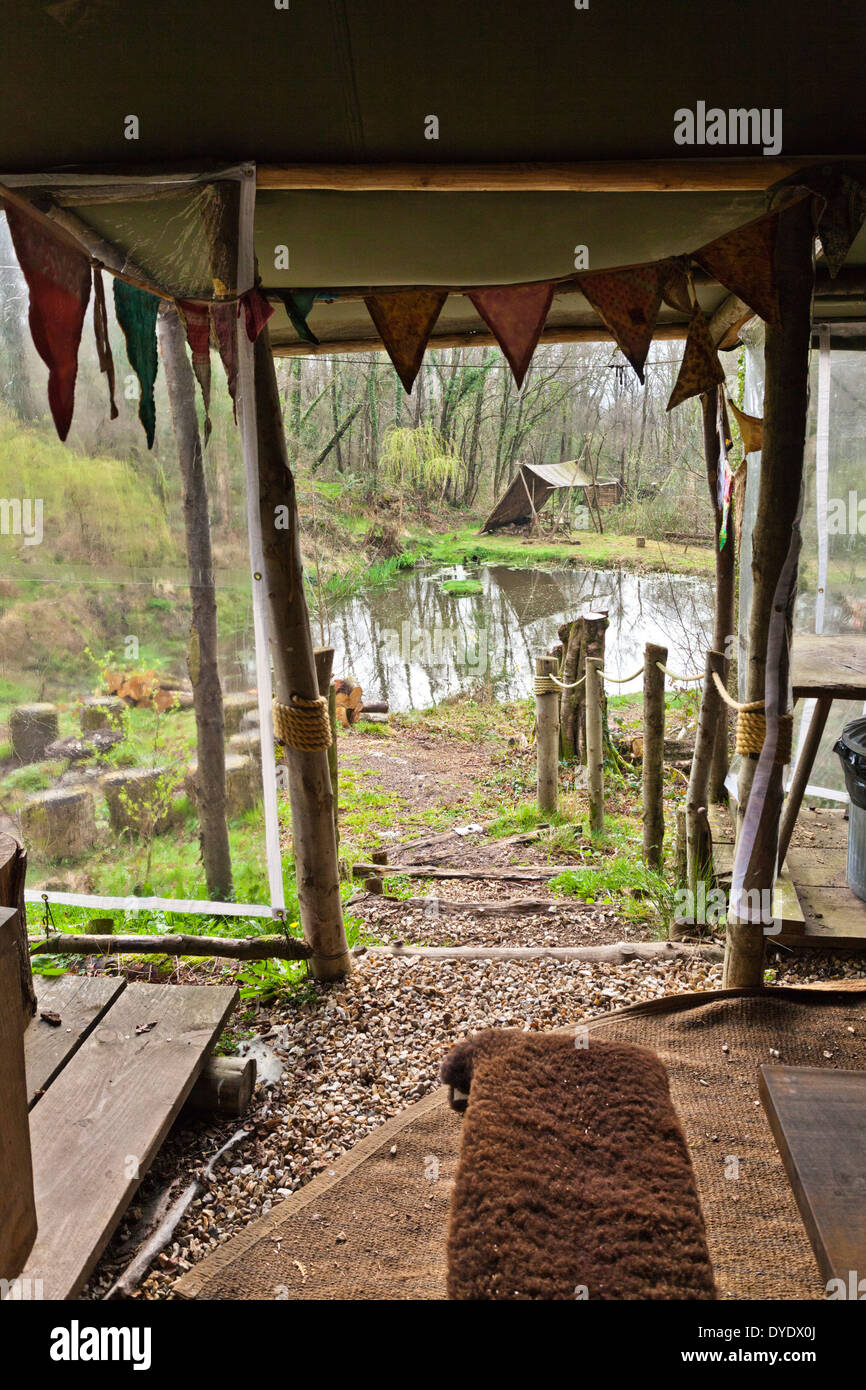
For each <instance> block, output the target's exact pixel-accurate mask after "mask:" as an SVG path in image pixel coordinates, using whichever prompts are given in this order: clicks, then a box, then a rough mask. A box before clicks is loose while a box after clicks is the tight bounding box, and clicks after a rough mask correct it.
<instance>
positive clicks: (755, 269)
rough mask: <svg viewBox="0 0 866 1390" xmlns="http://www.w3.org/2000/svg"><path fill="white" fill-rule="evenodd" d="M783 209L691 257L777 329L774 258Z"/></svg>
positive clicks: (711, 244) (748, 224)
mask: <svg viewBox="0 0 866 1390" xmlns="http://www.w3.org/2000/svg"><path fill="white" fill-rule="evenodd" d="M783 211H784V209H781V208H780V209H778V210H777V211H776V212H771V213H768V214H767V215H766V216H765V217H759V218H757V219H756V221H754V222H747V223H746V225H745V226H744V227H736V228H735V229H734V231H732V232H728V233H727V235H726V236H722V237H719V238H718V239H717V240H716V241H711V242H708V243H707V245H706V246H702V247H701V248H700V250H699V251H695V252H694V253H693V257H692V258H693V260H695V261H697V263H698V265H699V266H701V268H702V269H703V270H706V271H707V272H708V273H709V274H710V275H712V276H713V277H714V279H716V280H718V281H719V284H721V285H724V287H725V289H726V290H730V292H731V294H735V295H736V296H737V298H738V299H742V300H743V302H744V303H745V304H748V306H749V308H750V309H753V310H754V311H755V313H756V314H760V316H761V318H762V319H764V320H765V322H766V323H771V324H773V325H774V327H778V326H779V296H778V292H777V290H776V272H775V265H774V257H775V254H776V235H777V233H778V229H779V217H780V216H781V214H782V212H783Z"/></svg>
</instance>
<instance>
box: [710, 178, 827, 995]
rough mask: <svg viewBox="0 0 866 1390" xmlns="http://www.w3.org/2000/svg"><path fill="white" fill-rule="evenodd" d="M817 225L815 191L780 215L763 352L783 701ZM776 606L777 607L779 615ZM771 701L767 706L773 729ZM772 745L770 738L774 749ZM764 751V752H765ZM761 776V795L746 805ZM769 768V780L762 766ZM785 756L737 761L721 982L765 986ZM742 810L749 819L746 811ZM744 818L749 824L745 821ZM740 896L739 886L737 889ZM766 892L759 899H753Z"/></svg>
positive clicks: (764, 639)
mask: <svg viewBox="0 0 866 1390" xmlns="http://www.w3.org/2000/svg"><path fill="white" fill-rule="evenodd" d="M813 241H814V227H813V207H812V199H811V198H805V199H803V200H802V202H799V203H797V204H795V205H794V206H792V207H790V208H789V209H787V210H786V211H785V212H784V213H783V214H782V215H781V216H780V218H779V224H778V238H777V243H776V254H775V279H776V285H777V290H778V296H779V310H780V325H773V324H768V325H767V335H766V345H765V349H764V356H765V362H766V380H765V388H764V444H763V450H762V454H761V481H760V488H759V493H758V510H757V516H756V519H755V527H754V532H753V537H752V575H753V582H754V588H753V593H752V608H751V613H750V615H749V661H748V671H747V693H746V698H747V700H749V701H751V700H764V699H766V698H767V696H768V693H771V692H772V690H773V689H774V688H775V689H777V690H778V710H779V713H780V714H781V713H784V712H786V711H787V710H788V686H789V669H788V666H789V649H790V641H791V626H792V624H791V617H792V609H793V602H794V594H795V591H796V553H797V542H798V536H799V514H800V505H801V502H800V499H801V492H802V483H803V451H804V447H805V441H806V417H807V412H808V401H809V349H810V344H811V334H812V294H813V289H814V250H813ZM786 562H787V564H788V565H790V566H792V570H791V583H790V585H785V586H782V588H784V589H785V591H784V592H783V591H782V589H781V588H780V590H779V592H778V593H777V588H779V581H780V578H782V576H783V570H785V568H786ZM774 607H775V609H776V611H775V615H774ZM774 616H775V618H776V625H777V626H778V624H779V623H781V624H782V625H783V629H784V630H783V631H782V632H781V633H780V638H781V640H779V641H777V642H774V646H775V647H776V648H777V649H778V650H777V654H776V659H775V661H774V662H773V663H772V664H768V644H769V639H770V635H771V618H773V617H774ZM771 714H772V707H771V706H769V707H768V720H767V723H768V731H769V725H770V722H771ZM772 751H773V749H772V748H768V746H767V744H766V743H765V754H766V756H767V759H768V760H769V757H770V755H771V753H772ZM764 756H765V755H764V754H762V755H761V761H762V763H763V762H764ZM756 770H759V771H760V772H761V782H760V784H756V785H755V793H756V795H758V796H760V797H761V800H760V802H759V803H758V804H757V805H756V806H755V807H754V808H752V807H749V806H748V804H747V803H748V801H749V797H750V793H751V791H752V786H753V782H755V776H756ZM765 770H766V781H765V782H764V780H763V779H764V772H765ZM782 774H783V766H782V765H781V764H780V763H776V762H773V763H772V764H770V763H769V761H768V762H767V764H765V766H764V767H761V768H760V769H759V768H758V764H757V762H756V761H755V760H754V759H752V758H749V757H746V758H744V759H743V766H742V769H741V771H740V783H739V806H740V818H739V825H738V834H737V849H736V855H735V861H734V890H735V891H736V890H737V889H738V885H739V884H741V886H742V889H743V890H745V892H746V893H748V894H749V895H750V897H749V898H747V899H746V903H749V902H751V904H752V906H751V907H748V906H747V907H743V904H742V902H741V901H738V902H737V903H736V907H737V908H738V911H737V912H736V913H735V911H734V907H735V904H734V903H733V902H732V905H731V911H730V912H729V914H728V929H727V940H726V945H725V969H724V987H725V988H726V989H730V988H758V987H760V985H761V984H762V983H763V964H764V924H763V923H762V921H761V920H760V919H761V917H762V916H763V917H764V918H766V917H768V916H769V915H770V914H769V911H768V905H769V903H770V902H771V901H772V894H773V889H774V887H775V881H776V861H777V855H778V842H779V817H780V813H781V809H782ZM750 811H751V812H752V814H751V816H750V815H749V812H750ZM744 812H745V820H744V818H743V813H744ZM746 822H750V824H751V828H750V829H748V830H747V828H746ZM732 896H733V895H732ZM757 902H759V903H760V904H761V909H760V910H756V908H755V906H754V904H755V903H757Z"/></svg>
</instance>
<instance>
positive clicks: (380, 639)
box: [330, 565, 713, 710]
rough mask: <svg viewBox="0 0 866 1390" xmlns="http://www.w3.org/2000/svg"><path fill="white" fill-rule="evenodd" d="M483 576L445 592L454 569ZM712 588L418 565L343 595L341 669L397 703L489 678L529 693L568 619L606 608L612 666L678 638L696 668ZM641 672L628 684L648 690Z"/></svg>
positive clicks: (612, 573) (634, 664)
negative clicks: (391, 581)
mask: <svg viewBox="0 0 866 1390" xmlns="http://www.w3.org/2000/svg"><path fill="white" fill-rule="evenodd" d="M467 578H468V579H474V580H476V581H478V582H479V583H480V584H481V590H480V591H479V592H478V593H474V594H466V595H454V594H449V593H446V592H445V591H444V590H443V588H442V585H443V582H444V581H445V580H447V579H467ZM712 604H713V587H712V583H711V582H710V581H709V580H706V579H702V578H694V577H690V576H681V575H667V574H658V575H657V574H650V575H638V574H632V573H630V572H628V571H625V570H563V571H557V572H550V571H546V570H538V569H510V568H508V567H507V566H504V565H492V566H487V567H484V568H481V569H475V570H466V569H463V568H461V567H457V568H454V569H448V570H437V571H435V572H433V571H429V570H427V571H425V570H415V571H413V572H411V573H409V574H407V575H406V576H405V577H404V578H403V579H402V580H401V581H400V582H399V583H398V584H396V585H394V586H393V587H391V588H388V589H379V590H374V591H373V592H371V593H368V594H362V595H359V596H356V597H355V598H351V599H347V600H345V601H344V602H343V603H341V604H339V605H338V606H337V607H336V608H335V609H334V610H332V612H331V614H330V620H331V621H330V629H331V641H332V643H333V645H334V648H335V652H336V654H335V660H334V670H335V672H337V673H338V674H340V675H349V674H351V675H352V676H354V678H355V680H356V681H358V682H359V684H360V685H361V686H362V687H363V689H364V693H365V695H366V696H368V698H370V699H376V700H388V701H389V702H390V704H391V708H392V709H394V710H405V709H413V708H414V709H418V708H423V707H425V706H427V705H430V704H435V703H437V702H438V701H440V700H442V699H443V698H444V697H445V696H447V695H451V694H454V693H456V692H457V691H460V690H463V691H470V690H473V689H478V688H479V687H482V688H484V689H486V690H487V691H489V693H490V694H492V695H494V696H496V697H497V698H499V699H508V698H515V697H519V696H525V695H528V694H529V693H530V692H531V689H532V677H533V671H534V658H535V657H536V656H537V655H539V654H540V653H542V652H544V651H546V650H547V648H548V647H549V646H551V644H553V643H554V642H556V641H557V628H558V627H559V626H560V624H562V623H564V622H566V621H568V620H569V619H570V618H573V617H575V616H577V615H578V614H580V613H584V612H589V611H591V610H599V609H606V610H607V613H608V616H609V620H610V628H609V631H608V635H607V648H606V652H607V654H606V659H605V666H606V669H607V670H608V671H610V672H611V673H612V674H613V675H616V676H620V675H629V674H631V673H632V672H633V671H635V670H636V669H637V668H638V667H639V666H640V665H641V664H642V662H643V649H644V644H645V643H646V642H657V643H659V644H660V645H663V646H666V647H667V648H668V653H669V656H668V662H669V665H670V666H671V667H672V668H673V669H674V670H676V671H681V672H685V673H687V674H694V673H695V672H697V671H698V670H700V669H701V668H702V666H703V656H702V654H701V653H702V652H703V651H704V650H705V649H706V647H707V645H708V643H709V638H710V635H711V632H712ZM640 687H641V679H640V677H639V676H638V677H637V678H636V679H634V680H632V681H631V682H629V683H628V684H627V685H625V686H622V687H619V689H621V690H625V691H627V690H637V689H640Z"/></svg>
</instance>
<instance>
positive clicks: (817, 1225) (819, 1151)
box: [758, 1065, 866, 1298]
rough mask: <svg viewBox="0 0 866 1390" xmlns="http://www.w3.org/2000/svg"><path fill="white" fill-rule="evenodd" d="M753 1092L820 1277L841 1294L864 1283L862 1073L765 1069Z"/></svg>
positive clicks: (865, 1099) (865, 1083) (865, 1082)
mask: <svg viewBox="0 0 866 1390" xmlns="http://www.w3.org/2000/svg"><path fill="white" fill-rule="evenodd" d="M758 1086H759V1090H760V1095H761V1101H762V1103H763V1106H764V1109H765V1110H766V1112H767V1119H768V1120H769V1122H770V1128H771V1129H772V1131H773V1137H774V1139H775V1140H776V1144H777V1146H778V1149H779V1153H780V1155H781V1158H782V1162H783V1163H784V1165H785V1171H786V1172H787V1174H788V1178H789V1179H790V1182H791V1187H792V1188H793V1190H794V1196H795V1197H796V1199H797V1205H798V1207H799V1208H800V1215H801V1216H802V1218H803V1223H804V1225H805V1227H806V1230H807V1231H808V1234H809V1239H810V1240H811V1242H812V1249H813V1250H814V1251H815V1258H816V1259H817V1261H818V1264H819V1266H820V1269H821V1273H822V1275H823V1277H824V1278H825V1279H827V1280H829V1279H842V1280H843V1281H844V1284H845V1288H846V1290H848V1288H849V1278H850V1275H851V1271H856V1275H855V1281H856V1280H860V1279H863V1278H864V1277H866V1174H864V1169H863V1154H864V1152H866V1071H841V1070H837V1069H835V1068H833V1067H783V1066H768V1065H764V1066H762V1067H760V1068H759V1079H758ZM846 1296H847V1297H855V1298H856V1297H857V1294H856V1292H855V1293H854V1294H851V1293H850V1292H847V1294H846Z"/></svg>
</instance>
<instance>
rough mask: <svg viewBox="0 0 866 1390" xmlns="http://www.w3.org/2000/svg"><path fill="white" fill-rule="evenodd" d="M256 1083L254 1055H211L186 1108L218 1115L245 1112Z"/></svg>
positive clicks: (188, 1098) (188, 1099)
mask: <svg viewBox="0 0 866 1390" xmlns="http://www.w3.org/2000/svg"><path fill="white" fill-rule="evenodd" d="M255 1086H256V1063H255V1058H253V1057H209V1058H208V1060H207V1062H206V1063H205V1066H204V1070H203V1071H202V1072H200V1073H199V1076H198V1080H197V1081H196V1083H195V1085H194V1086H193V1088H192V1090H191V1091H190V1093H189V1095H188V1096H187V1099H186V1107H187V1109H188V1110H197V1111H202V1110H204V1111H207V1112H210V1113H211V1114H213V1115H215V1116H219V1115H223V1116H232V1115H234V1116H237V1115H243V1114H244V1112H245V1111H246V1109H247V1107H248V1106H249V1103H250V1101H251V1100H252V1098H253V1091H254V1090H255Z"/></svg>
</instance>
